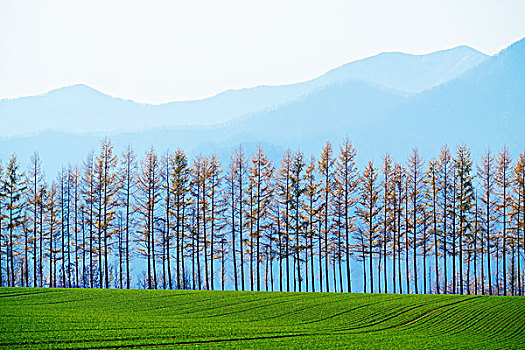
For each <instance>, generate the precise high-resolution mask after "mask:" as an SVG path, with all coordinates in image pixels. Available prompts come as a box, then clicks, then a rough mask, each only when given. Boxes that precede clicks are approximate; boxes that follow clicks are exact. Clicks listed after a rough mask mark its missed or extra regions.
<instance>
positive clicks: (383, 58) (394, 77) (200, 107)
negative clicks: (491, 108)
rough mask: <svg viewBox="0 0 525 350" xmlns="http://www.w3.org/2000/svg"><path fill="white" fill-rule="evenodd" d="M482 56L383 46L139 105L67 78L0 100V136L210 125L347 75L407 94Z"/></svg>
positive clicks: (284, 101) (467, 51) (450, 75)
mask: <svg viewBox="0 0 525 350" xmlns="http://www.w3.org/2000/svg"><path fill="white" fill-rule="evenodd" d="M486 57H487V56H486V55H484V54H482V53H480V52H478V51H476V50H474V49H471V48H468V47H457V48H454V49H450V50H445V51H440V52H436V53H432V54H428V55H421V56H417V55H407V54H402V53H385V54H380V55H377V56H374V57H370V58H367V59H364V60H360V61H355V62H351V63H348V64H345V65H343V66H341V67H339V68H336V69H334V70H331V71H329V72H328V73H326V74H325V75H323V76H321V77H319V78H317V79H313V80H311V81H307V82H304V83H298V84H292V85H283V86H260V87H256V88H251V89H241V90H229V91H226V92H224V93H221V94H218V95H216V96H214V97H210V98H207V99H203V100H196V101H183V102H172V103H166V104H162V105H147V104H139V103H135V102H133V101H129V100H123V99H118V98H113V97H110V96H108V95H105V94H103V93H101V92H99V91H97V90H94V89H92V88H90V87H88V86H85V85H75V86H71V87H65V88H61V89H57V90H54V91H51V92H49V93H47V94H44V95H41V96H30V97H23V98H19V99H14V100H3V101H0V119H1V120H3V121H9V123H7V125H6V124H5V123H4V127H3V128H2V129H1V130H0V137H2V136H4V137H5V136H16V135H28V134H35V133H38V132H42V131H46V130H54V131H59V130H61V131H66V132H73V133H107V132H111V133H116V132H121V131H126V130H128V131H129V130H143V129H148V128H154V127H162V126H167V127H175V126H182V125H212V124H216V123H223V122H226V121H228V120H232V119H235V118H238V117H240V116H245V115H251V114H255V113H261V112H264V111H269V110H272V109H275V108H276V107H278V106H282V105H287V104H289V103H291V102H293V101H297V100H299V99H301V98H303V97H304V96H306V95H308V94H311V93H313V92H316V91H319V90H322V89H324V88H325V87H328V86H331V85H334V84H341V83H346V82H349V81H354V80H362V81H365V82H368V83H370V84H372V85H378V86H384V87H387V88H389V89H393V90H399V91H404V92H408V93H415V92H420V91H422V90H425V89H428V88H431V87H433V86H436V85H438V84H440V83H442V82H444V81H447V80H450V79H453V78H454V77H456V76H458V75H459V74H461V73H462V72H464V71H465V70H467V69H469V68H471V67H474V66H476V65H477V64H479V63H480V62H482V61H483V60H485V59H486Z"/></svg>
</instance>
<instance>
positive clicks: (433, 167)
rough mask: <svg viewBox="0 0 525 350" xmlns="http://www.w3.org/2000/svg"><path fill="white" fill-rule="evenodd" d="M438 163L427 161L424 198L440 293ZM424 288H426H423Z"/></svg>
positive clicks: (437, 288) (437, 286) (437, 287)
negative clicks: (432, 238)
mask: <svg viewBox="0 0 525 350" xmlns="http://www.w3.org/2000/svg"><path fill="white" fill-rule="evenodd" d="M439 166H440V163H439V161H437V160H432V161H430V162H429V163H428V171H427V177H426V183H427V191H426V197H427V198H426V200H427V203H429V205H430V211H431V227H432V234H433V236H434V269H435V275H436V276H435V277H436V293H437V294H440V289H439V261H438V258H439V250H440V249H439V241H440V231H439V229H438V224H439V219H438V210H439V202H438V198H439V195H440V188H439V183H438V176H439V173H440V169H439ZM425 290H426V288H425Z"/></svg>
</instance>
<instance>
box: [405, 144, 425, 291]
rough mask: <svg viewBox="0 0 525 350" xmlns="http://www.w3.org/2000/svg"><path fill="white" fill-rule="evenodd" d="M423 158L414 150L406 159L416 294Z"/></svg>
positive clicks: (422, 209)
mask: <svg viewBox="0 0 525 350" xmlns="http://www.w3.org/2000/svg"><path fill="white" fill-rule="evenodd" d="M423 165H424V162H423V158H422V157H421V156H420V155H419V150H418V149H417V148H414V149H413V150H412V153H411V154H410V156H409V158H408V164H407V170H408V176H407V184H408V188H409V192H408V197H409V198H410V202H411V205H412V206H411V209H410V216H411V219H412V223H411V228H412V248H413V256H412V258H413V260H412V261H413V269H414V291H415V293H416V294H418V292H419V291H418V276H417V246H418V241H417V235H418V227H419V225H420V224H421V217H420V216H423V215H424V213H423V211H424V204H423V203H424V201H423V196H424V181H423V180H424V172H423Z"/></svg>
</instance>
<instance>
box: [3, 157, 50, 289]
mask: <svg viewBox="0 0 525 350" xmlns="http://www.w3.org/2000/svg"><path fill="white" fill-rule="evenodd" d="M0 177H1V174H0ZM26 183H27V203H28V212H30V214H31V215H30V217H28V221H29V222H28V226H30V227H32V238H31V242H32V247H33V249H32V252H33V287H36V286H37V282H38V272H39V268H38V266H39V264H41V262H39V260H38V257H39V253H38V242H39V237H40V239H41V237H42V230H41V223H40V220H41V209H42V205H41V202H42V198H41V194H42V187H43V184H44V174H43V173H42V162H41V160H40V157H39V155H38V153H34V154H33V155H32V156H31V161H30V166H29V170H28V174H27V180H26ZM0 215H1V214H0ZM39 229H40V232H39ZM27 250H29V248H28V247H26V252H27ZM0 260H1V259H0ZM27 270H28V269H27ZM27 270H26V271H27ZM26 281H27V278H26ZM0 285H1V284H0Z"/></svg>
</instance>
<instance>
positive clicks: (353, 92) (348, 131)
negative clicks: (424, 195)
mask: <svg viewBox="0 0 525 350" xmlns="http://www.w3.org/2000/svg"><path fill="white" fill-rule="evenodd" d="M326 76H328V75H326ZM326 76H325V78H323V79H328V78H326ZM320 86H321V85H320ZM524 89H525V39H524V40H521V41H519V42H517V43H514V44H513V45H511V46H510V47H508V48H507V49H505V50H503V51H501V52H500V53H499V54H497V55H495V56H493V57H488V58H486V59H484V60H483V62H481V63H480V64H478V65H476V66H474V67H472V68H471V69H469V70H467V71H465V72H463V74H460V75H458V76H456V77H455V78H454V79H452V80H449V81H447V82H445V83H442V84H440V85H438V86H435V87H433V88H429V89H427V90H425V91H422V92H420V93H417V94H409V93H407V92H406V91H405V92H403V91H400V89H392V88H390V87H388V86H386V87H385V86H383V85H380V84H376V83H371V82H367V81H363V80H350V81H344V82H337V81H331V82H330V83H329V84H328V83H327V84H326V85H324V86H323V87H320V88H317V89H316V90H313V91H311V92H310V93H308V94H305V95H303V96H301V97H299V98H296V99H295V100H292V101H289V102H288V103H286V104H283V105H281V106H278V107H276V108H271V109H268V110H263V111H259V112H256V113H252V114H249V115H244V116H241V117H237V118H234V119H232V120H229V121H227V122H224V123H222V124H220V125H204V126H203V125H201V126H187V127H164V128H160V127H159V128H150V129H147V130H141V131H128V132H122V133H115V134H113V135H112V136H111V138H112V140H113V141H114V143H115V145H116V146H117V148H119V149H122V148H123V147H124V146H126V145H127V144H132V145H133V146H134V147H135V149H136V151H137V153H138V154H139V155H141V154H143V152H144V150H145V149H147V148H148V147H150V146H154V147H155V149H156V150H157V152H159V153H162V152H164V151H165V150H167V149H172V150H173V149H175V148H178V147H181V148H183V149H184V150H185V151H187V153H188V154H189V155H190V156H194V155H197V154H199V153H205V154H210V153H215V154H217V155H219V157H220V159H221V160H222V161H223V162H227V161H228V159H229V157H230V155H231V153H232V151H233V148H234V147H235V146H237V145H239V144H241V143H242V144H243V146H244V147H245V149H246V152H247V154H251V152H252V151H253V150H255V148H256V147H257V146H258V145H262V146H263V148H264V149H265V151H266V152H267V153H269V156H270V158H271V159H273V160H274V161H278V160H279V158H280V157H281V155H282V154H283V152H284V151H285V150H286V149H287V148H291V149H292V150H296V149H300V150H302V151H303V152H305V155H306V157H307V159H308V157H309V156H310V155H316V156H318V155H319V153H320V151H321V147H322V145H323V144H324V143H325V142H326V141H331V142H333V143H334V145H335V146H336V147H337V145H338V144H339V143H340V142H341V141H342V140H343V139H344V138H345V137H348V138H349V139H350V140H351V141H352V142H353V143H354V144H355V146H356V148H357V150H358V162H359V163H360V164H362V163H363V162H365V161H368V160H370V159H372V160H374V161H376V162H377V161H380V159H381V157H382V155H383V154H385V153H386V152H390V153H391V154H392V155H393V156H394V158H395V159H396V160H398V161H400V162H404V160H405V159H406V157H407V156H408V154H409V152H410V150H411V148H412V147H419V148H420V151H421V153H422V154H423V156H424V157H425V159H427V160H429V159H430V157H433V156H436V155H438V153H439V150H440V148H441V147H442V146H443V145H445V144H448V145H449V146H450V147H451V148H452V149H454V147H455V146H456V145H458V144H460V143H462V142H465V143H466V144H467V145H468V146H470V147H471V148H472V153H473V155H474V157H475V158H477V157H479V156H480V155H481V153H482V152H483V151H485V150H486V149H487V147H490V148H491V149H492V150H493V151H498V150H499V149H501V148H502V147H503V146H507V147H508V148H509V149H510V150H511V153H512V154H513V155H514V156H515V155H517V153H518V152H522V151H523V149H524V148H525V137H524V136H523V135H525V90H524ZM99 143H100V136H99V135H89V134H84V135H73V134H71V133H67V132H51V131H48V132H44V133H42V134H40V135H37V136H31V137H13V138H8V139H3V140H1V139H0V159H3V160H5V159H7V158H8V157H9V155H10V153H11V152H13V151H16V152H17V154H18V155H19V156H20V157H21V159H23V160H25V161H26V162H27V160H28V159H29V156H30V154H31V153H32V152H33V151H35V150H38V151H39V152H40V155H41V157H42V159H43V162H44V164H45V165H46V167H47V168H46V171H47V172H48V174H55V173H56V171H57V170H58V169H59V168H60V167H61V166H67V164H68V163H70V162H71V163H73V164H75V163H76V164H79V163H80V161H81V159H82V158H83V157H85V156H86V154H87V152H88V151H89V150H90V149H97V148H98V147H99Z"/></svg>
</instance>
